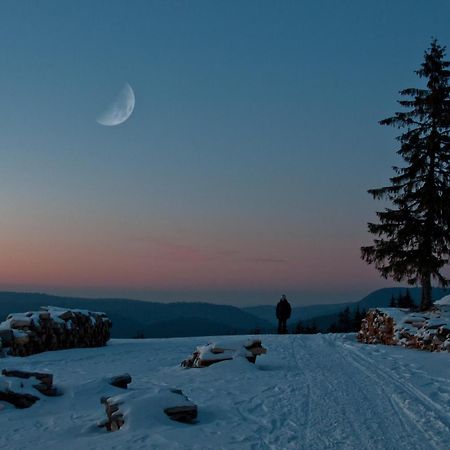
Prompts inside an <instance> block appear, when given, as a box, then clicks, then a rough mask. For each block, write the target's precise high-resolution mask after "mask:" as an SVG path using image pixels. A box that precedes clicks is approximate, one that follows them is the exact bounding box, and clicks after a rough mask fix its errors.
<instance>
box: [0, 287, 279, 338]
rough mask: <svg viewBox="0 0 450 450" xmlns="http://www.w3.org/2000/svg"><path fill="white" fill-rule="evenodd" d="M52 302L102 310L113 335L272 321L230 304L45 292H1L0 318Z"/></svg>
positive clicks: (214, 329)
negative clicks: (87, 296)
mask: <svg viewBox="0 0 450 450" xmlns="http://www.w3.org/2000/svg"><path fill="white" fill-rule="evenodd" d="M46 305H53V306H61V307H66V308H80V309H90V310H92V311H103V312H105V313H106V314H108V316H109V317H110V319H111V320H112V322H113V328H112V336H113V337H115V338H130V337H134V336H136V335H137V334H138V333H139V334H143V335H144V336H145V337H147V338H152V337H171V336H180V337H181V336H201V335H223V334H232V333H233V334H235V333H250V332H252V331H254V330H255V329H260V330H262V331H269V330H271V328H272V323H270V322H268V321H266V320H264V319H261V318H259V317H257V316H255V315H253V314H251V313H249V312H246V311H243V310H241V309H239V308H237V307H235V306H231V305H215V304H210V303H157V302H146V301H139V300H128V299H90V298H81V297H61V296H55V295H47V294H33V293H18V292H0V320H4V318H6V316H7V315H8V314H10V313H12V312H25V311H32V310H37V309H39V308H40V307H41V306H46Z"/></svg>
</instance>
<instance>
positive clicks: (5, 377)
mask: <svg viewBox="0 0 450 450" xmlns="http://www.w3.org/2000/svg"><path fill="white" fill-rule="evenodd" d="M25 380H26V381H25ZM34 390H36V391H38V392H39V393H41V394H43V395H45V396H47V397H56V396H58V395H62V393H61V391H60V390H59V389H58V388H56V387H55V386H54V385H53V375H52V374H51V373H40V372H26V371H23V370H7V369H3V370H2V376H1V377H0V400H3V401H5V402H8V403H11V404H12V405H14V406H15V407H16V408H19V409H23V408H29V407H30V406H32V405H33V404H34V403H36V402H37V401H38V400H39V396H37V392H34ZM30 392H33V393H30Z"/></svg>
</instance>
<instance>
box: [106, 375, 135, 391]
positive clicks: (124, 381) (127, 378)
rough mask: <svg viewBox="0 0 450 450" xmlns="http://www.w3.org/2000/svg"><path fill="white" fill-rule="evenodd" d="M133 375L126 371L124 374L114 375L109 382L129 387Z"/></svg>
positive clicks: (122, 387)
mask: <svg viewBox="0 0 450 450" xmlns="http://www.w3.org/2000/svg"><path fill="white" fill-rule="evenodd" d="M131 381H132V379H131V375H130V374H129V373H124V374H122V375H117V376H115V377H112V378H111V379H110V380H109V384H111V385H112V386H115V387H118V388H121V389H127V388H128V385H129V384H130V383H131Z"/></svg>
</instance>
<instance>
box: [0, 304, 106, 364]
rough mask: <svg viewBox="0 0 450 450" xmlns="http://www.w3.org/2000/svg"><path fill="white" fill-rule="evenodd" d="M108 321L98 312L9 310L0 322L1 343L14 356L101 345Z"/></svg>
mask: <svg viewBox="0 0 450 450" xmlns="http://www.w3.org/2000/svg"><path fill="white" fill-rule="evenodd" d="M111 325H112V324H111V321H110V320H109V319H108V317H107V316H106V314H104V313H101V312H92V311H86V310H80V309H64V308H57V307H53V306H47V307H43V308H42V310H41V311H34V312H27V313H18V314H10V315H9V316H8V317H7V319H6V320H5V321H4V322H2V323H1V324H0V339H1V345H2V347H3V348H5V347H6V348H7V349H8V353H9V354H11V355H14V356H28V355H31V354H35V353H40V352H44V351H48V350H60V349H65V348H74V347H101V346H103V345H106V342H107V341H108V340H109V338H110V329H111Z"/></svg>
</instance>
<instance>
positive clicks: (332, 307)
mask: <svg viewBox="0 0 450 450" xmlns="http://www.w3.org/2000/svg"><path fill="white" fill-rule="evenodd" d="M353 304H354V303H337V304H325V305H309V306H295V307H293V308H292V315H291V319H290V322H291V323H297V322H298V321H299V320H309V319H313V318H314V317H319V316H323V315H327V314H333V313H337V312H339V311H341V310H342V309H344V308H345V307H346V306H351V305H353ZM275 308H276V305H259V306H249V307H245V308H242V309H243V310H244V311H246V312H248V313H250V314H253V315H255V316H257V317H259V318H261V319H264V320H266V321H268V322H271V323H272V324H273V325H274V326H275V325H276V323H277V319H276V315H275Z"/></svg>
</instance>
